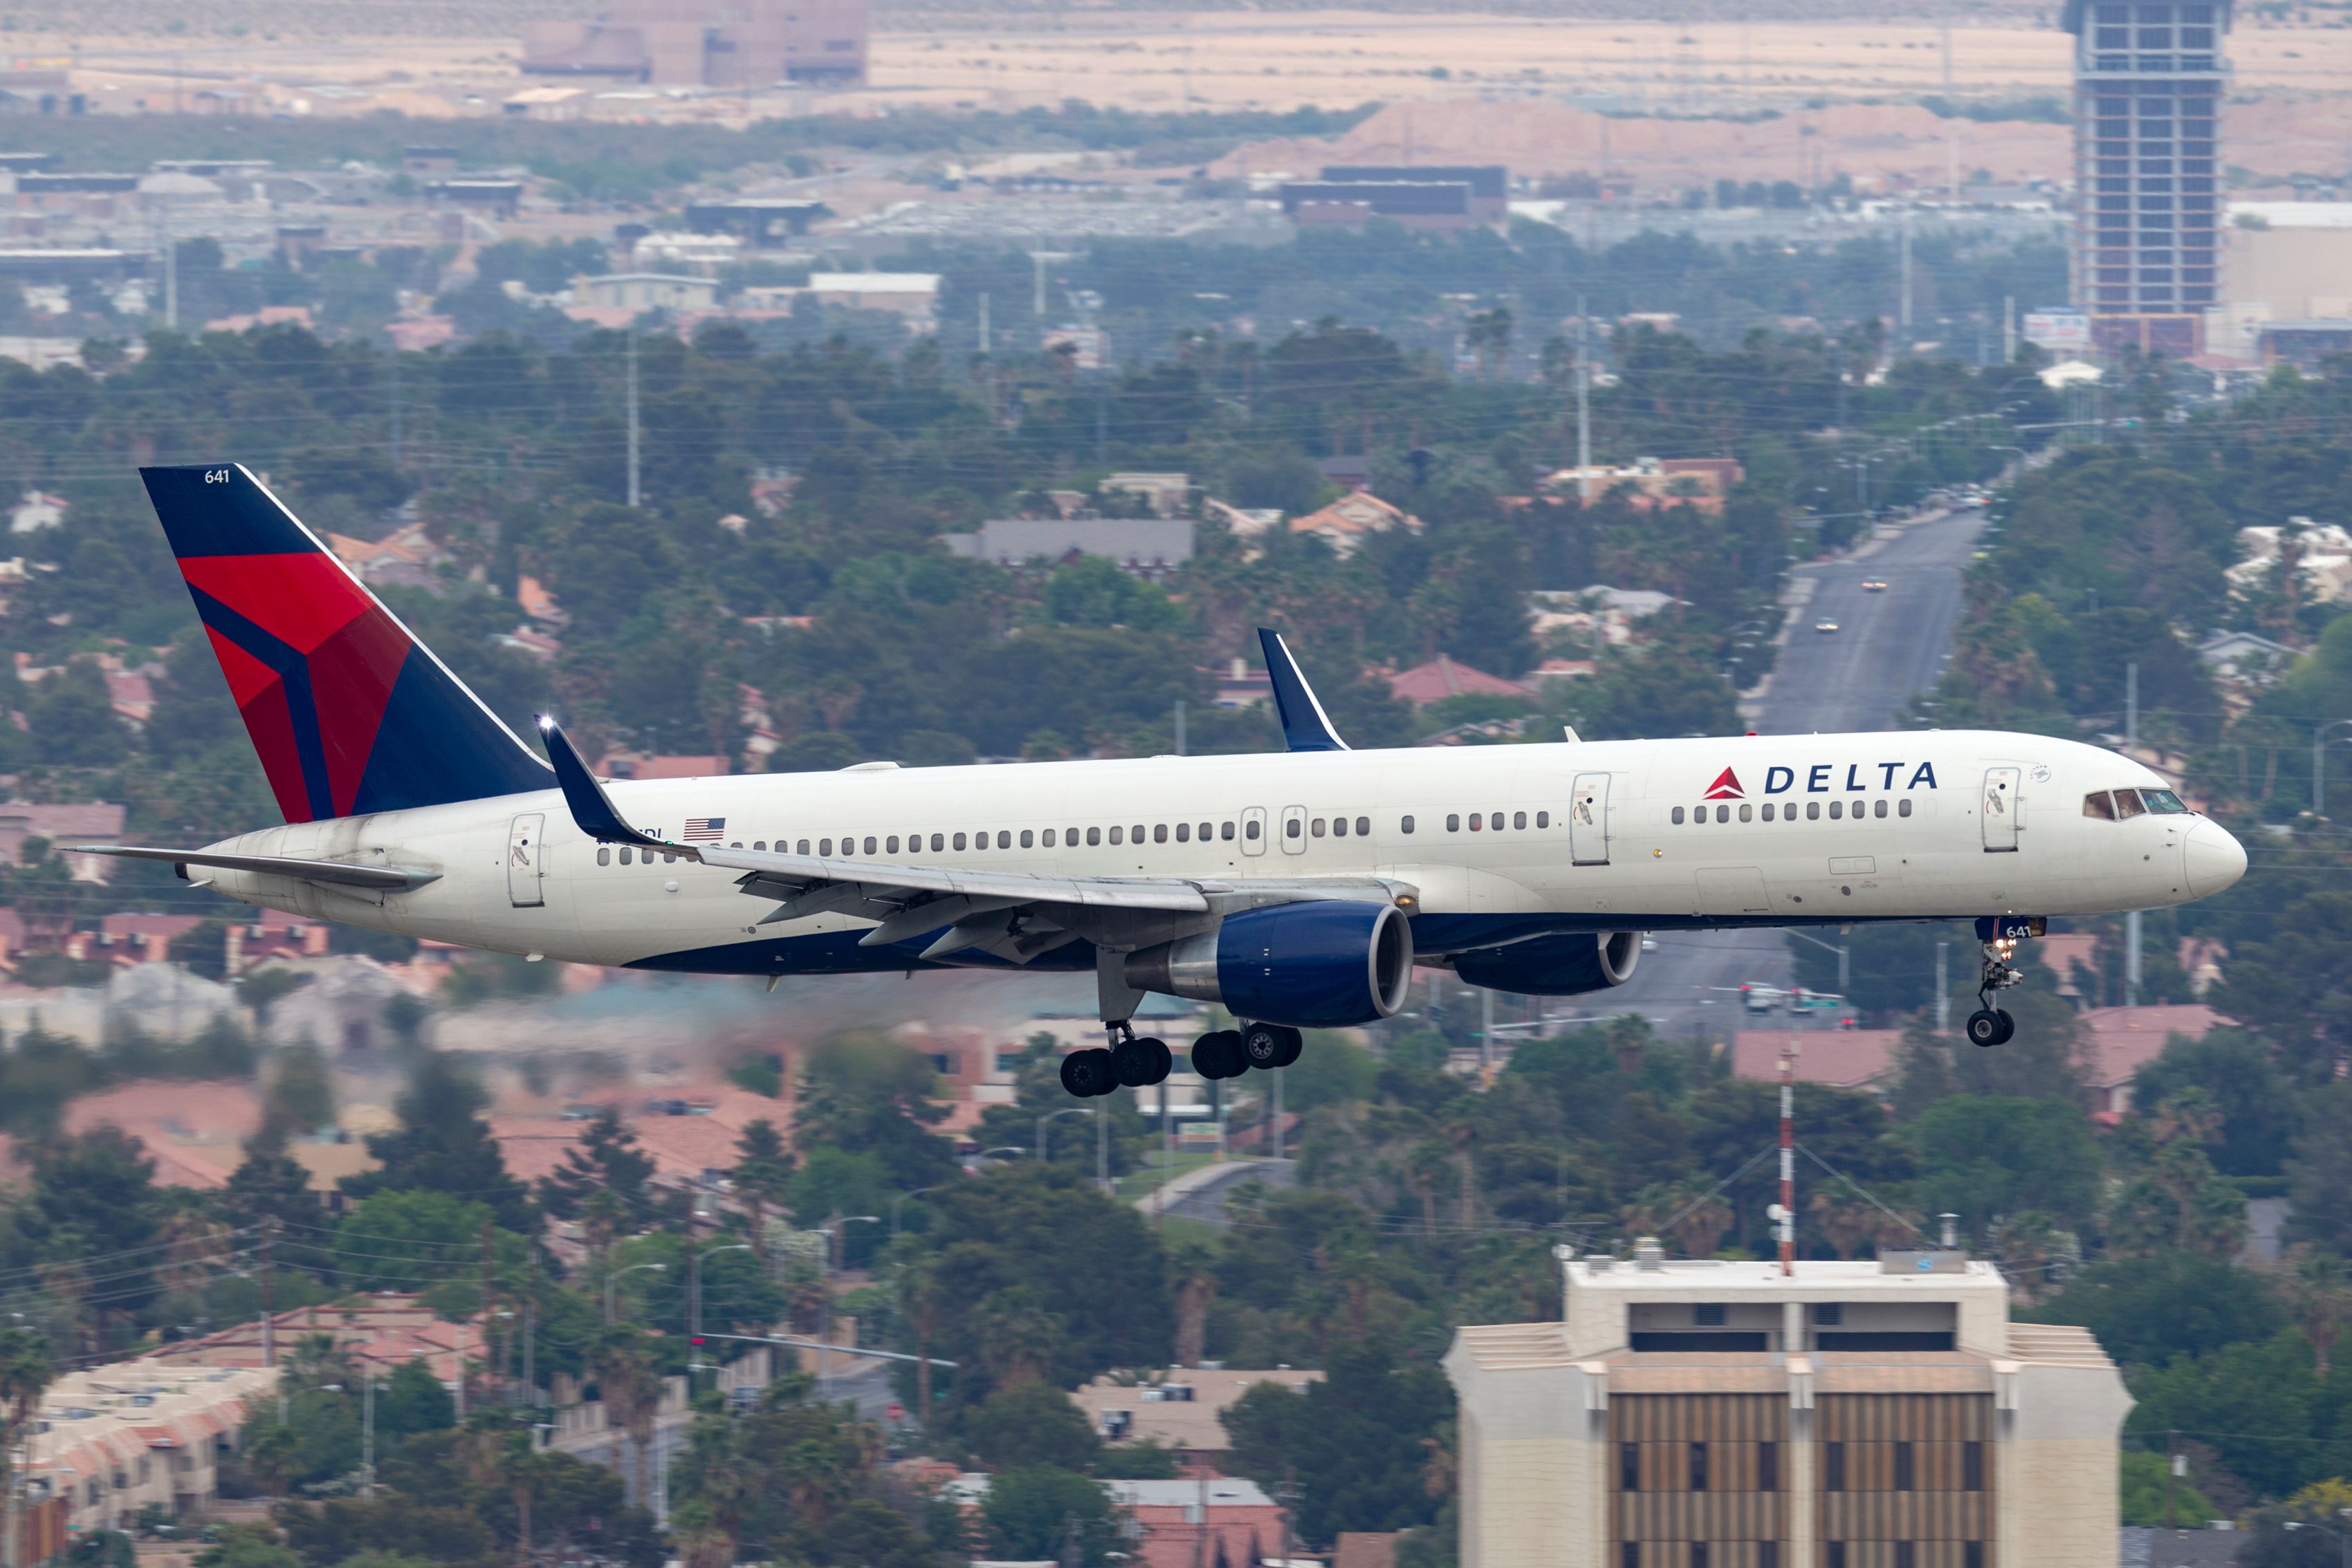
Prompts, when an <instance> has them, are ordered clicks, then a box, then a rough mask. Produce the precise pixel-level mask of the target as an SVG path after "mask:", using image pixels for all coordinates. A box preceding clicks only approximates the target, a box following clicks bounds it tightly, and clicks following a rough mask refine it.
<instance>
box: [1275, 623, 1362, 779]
mask: <svg viewBox="0 0 2352 1568" xmlns="http://www.w3.org/2000/svg"><path fill="white" fill-rule="evenodd" d="M1257 641H1258V646H1259V647H1261V648H1263V649H1265V673H1266V675H1267V678H1268V679H1269V680H1270V681H1271V682H1272V683H1273V685H1274V711H1275V713H1276V715H1277V716H1280V718H1281V720H1282V743H1283V745H1284V747H1286V748H1287V749H1289V750H1292V751H1345V750H1347V749H1348V743H1347V742H1346V741H1344V740H1342V739H1340V738H1339V731H1338V730H1336V729H1334V728H1332V727H1331V716H1330V715H1328V714H1327V713H1325V712H1324V711H1323V705H1322V703H1321V702H1320V701H1319V700H1318V699H1317V697H1316V695H1315V688H1314V687H1312V686H1310V685H1307V677H1306V676H1305V675H1302V674H1299V673H1298V661H1297V660H1296V659H1294V658H1292V657H1291V656H1290V645H1289V644H1288V643H1285V642H1284V641H1283V640H1282V633H1281V632H1275V631H1270V630H1268V629H1267V628H1265V627H1264V626H1261V627H1259V628H1258V629H1257Z"/></svg>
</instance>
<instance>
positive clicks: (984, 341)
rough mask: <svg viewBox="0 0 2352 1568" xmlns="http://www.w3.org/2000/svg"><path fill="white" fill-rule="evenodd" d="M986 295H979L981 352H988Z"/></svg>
mask: <svg viewBox="0 0 2352 1568" xmlns="http://www.w3.org/2000/svg"><path fill="white" fill-rule="evenodd" d="M988 344H989V335H988V296H987V295H985V294H983V295H982V296H981V297H980V351H981V352H982V353H983V354H984V353H986V352H988Z"/></svg>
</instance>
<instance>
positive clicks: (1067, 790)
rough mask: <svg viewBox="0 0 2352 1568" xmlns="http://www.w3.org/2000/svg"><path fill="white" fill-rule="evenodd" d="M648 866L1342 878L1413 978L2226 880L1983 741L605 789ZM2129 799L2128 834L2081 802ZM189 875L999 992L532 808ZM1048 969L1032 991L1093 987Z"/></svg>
mask: <svg viewBox="0 0 2352 1568" xmlns="http://www.w3.org/2000/svg"><path fill="white" fill-rule="evenodd" d="M608 789H609V790H610V792H611V794H612V797H613V799H614V803H615V804H616V805H617V806H619V807H620V808H622V809H623V810H624V811H625V814H626V815H627V817H628V818H629V820H630V821H632V822H633V823H634V824H635V825H637V826H638V827H639V828H641V829H642V830H643V831H646V832H647V833H649V834H651V835H652V836H655V837H659V838H667V839H669V840H671V841H678V842H688V843H691V842H695V841H697V835H701V840H700V841H703V842H706V843H718V844H732V845H738V846H740V847H743V848H746V849H750V848H753V847H757V848H760V849H762V850H764V849H767V848H769V847H770V846H774V847H775V848H776V849H777V850H778V851H780V852H790V853H796V854H803V855H808V854H815V855H820V856H824V857H825V858H828V859H840V860H845V861H860V862H897V863H914V864H921V865H927V866H947V867H957V868H971V869H986V870H993V871H1001V872H1020V873H1037V874H1045V875H1058V876H1086V877H1111V878H1116V877H1150V878H1162V879H1189V880H1193V881H1198V882H1202V883H1217V884H1224V885H1226V886H1240V885H1244V884H1246V883H1249V882H1250V881H1253V880H1257V879H1277V878H1302V877H1307V878H1313V877H1345V876H1359V877H1368V878H1379V879H1382V880H1383V881H1386V882H1389V883H1394V884H1400V885H1402V886H1404V887H1408V888H1410V889H1411V890H1412V931H1413V938H1414V947H1415V949H1416V950H1417V951H1418V952H1419V953H1421V954H1423V955H1424V956H1429V955H1444V954H1447V953H1452V952H1459V951H1462V950H1465V949H1467V948H1473V947H1480V946H1491V945H1494V944H1497V943H1507V942H1510V941H1514V940H1517V938H1519V937H1522V936H1529V935H1533V934H1537V933H1541V932H1549V931H1634V930H1658V929H1672V928H1685V929H1687V928H1699V927H1708V926H1731V925H1815V924H1831V923H1838V924H1843V923H1846V922H1857V921H1871V920H1917V919H1932V918H1951V917H1965V916H1976V915H2068V914H2097V913H2105V912H2109V911H2116V910H2126V909H2142V908H2151V907H2157V906H2160V905H2166V904H2179V903H2185V902H2187V901H2189V899H2192V898H2195V897H2199V896H2201V895H2202V894H2206V893H2210V892H2215V891H2218V890H2219V889H2220V888H2221V887H2224V886H2227V885H2228V884H2229V883H2231V882H2232V881H2234V880H2236V878H2237V876H2238V875H2239V874H2240V873H2242V870H2243V867H2244V855H2243V852H2242V850H2241V849H2240V848H2239V847H2238V845H2237V844H2236V842H2235V841H2234V840H2232V839H2231V838H2230V837H2229V835H2228V834H2227V833H2226V832H2223V831H2221V829H2220V828H2219V827H2218V825H2214V824H2210V823H2209V822H2207V821H2206V819H2204V818H2202V817H2201V816H2199V815H2197V814H2195V813H2193V812H2189V811H2186V810H2179V809H2177V808H2174V807H2172V806H2170V805H2169V804H2168V802H2169V801H2170V797H2169V796H2168V795H2164V794H2161V792H2162V791H2164V790H2165V789H2166V786H2165V781H2164V780H2163V779H2160V778H2159V777H2158V776H2157V775H2156V774H2154V773H2153V772H2151V771H2150V770H2149V769H2147V768H2143V767H2141V766H2140V765H2139V764H2137V763H2136V762H2133V761H2131V760H2129V759H2128V758H2123V757H2120V756H2118V755H2116V754H2115V753H2113V752H2109V751H2104V750H2100V749H2098V748H2096V747H2089V746H2084V745H2081V744H2077V743H2074V742H2070V741H2063V740H2054V739H2048V738H2044V737H2034V736H2025V735H2011V734H2002V733H1996V732H1983V731H1927V732H1919V731H1898V732H1890V733H1885V734H1871V735H1843V736H1789V737H1745V738H1726V739H1691V740H1665V741H1610V742H1580V743H1570V744H1552V745H1529V746H1507V747H1461V748H1429V749H1413V750H1395V751H1340V752H1302V753H1276V754H1271V755H1251V756H1238V757H1194V758H1182V757H1158V758H1139V759H1132V760H1111V761H1076V762H1051V763H1029V764H1017V765H1008V766H993V767H970V768H892V767H889V766H887V765H882V766H876V765H867V766H866V767H864V768H853V769H849V770H845V771H843V772H838V773H821V774H810V773H794V774H761V775H739V776H727V777H718V778H705V779H676V780H658V781H646V782H621V781H616V782H613V783H611V784H609V785H608ZM2116 789H2127V790H2134V791H2143V790H2144V791H2157V792H2159V794H2158V795H2151V796H2147V797H2146V799H2147V800H2153V801H2158V806H2157V809H2155V810H2138V809H2137V806H2138V804H2139V801H2140V800H2141V799H2142V798H2141V797H2139V796H2137V795H2136V796H2135V797H2133V808H2134V809H2133V810H2130V811H2122V810H2116V811H2115V812H2114V814H2113V815H2110V816H2105V817H2102V816H2097V815H2092V814H2087V812H2086V807H2085V800H2086V797H2087V796H2089V795H2091V794H2093V793H2094V792H2105V791H2113V790H2116ZM211 847H212V848H213V849H215V850H218V851H222V852H236V853H246V854H268V855H285V856H294V857H300V858H305V859H324V860H334V861H343V862H359V863H362V864H386V865H394V866H398V867H403V868H407V869H411V870H422V871H425V872H428V873H436V874H435V880H432V881H430V882H429V883H425V885H423V886H420V887H417V888H415V889H414V890H413V891H404V892H391V893H376V892H366V891H361V890H355V889H350V888H342V887H334V886H326V885H321V884H319V883H313V882H309V881H298V880H294V879H291V878H287V877H278V876H270V875H261V874H256V873H250V872H243V871H225V870H217V869H206V868H202V867H195V866H191V867H189V868H188V873H189V874H190V875H191V876H192V877H193V878H194V880H196V881H198V882H200V883H206V884H209V885H211V886H214V887H215V888H217V889H219V890H220V891H221V892H223V893H225V894H230V895H231V896H234V897H237V898H240V899H246V900H249V901H251V902H253V903H256V904H263V905H266V906H268V907H271V908H277V909H283V910H287V911H289V912H292V913H296V914H300V915H310V916H314V917H318V918H323V919H329V920H335V921H341V922H346V923H349V924H352V925H363V926H372V927H375V928H378V929H383V930H389V931H395V932H402V933H405V934H407V935H410V936H418V937H424V938H430V939H434V940H437V941H444V942H452V943H459V944H463V945H465V946H474V947H482V948H488V949H492V950H496V951H501V952H508V953H520V954H529V955H537V956H543V957H546V958H551V959H563V960H570V961H573V962H578V963H586V964H599V965H629V966H637V967H649V968H657V969H668V970H677V971H684V972H700V973H712V974H770V975H774V974H808V973H840V972H846V971H852V970H898V969H912V968H917V967H934V965H935V964H944V965H947V966H957V965H964V964H979V965H984V966H989V967H999V966H1002V965H1003V963H1004V962H1005V960H1003V959H1002V958H1000V957H996V956H991V955H988V954H984V953H979V952H968V953H964V954H961V955H957V956H951V957H949V958H946V959H944V960H937V961H929V962H927V961H925V960H923V959H922V958H920V957H919V955H920V954H921V952H922V950H923V948H924V947H925V946H926V945H927V942H926V939H925V938H921V937H918V938H915V939H913V940H910V941H907V942H898V943H892V944H888V945H886V946H859V944H858V938H859V936H861V935H863V934H864V933H866V931H869V930H871V929H872V928H873V925H874V922H873V921H872V920H870V919H866V918H862V917H858V916H855V915H845V914H838V913H821V914H814V915H807V916H805V917H803V918H799V919H793V920H787V921H783V922H781V923H776V924H764V925H763V924H762V923H761V921H762V916H763V915H766V914H768V913H769V911H770V910H771V909H772V908H773V907H774V904H772V902H771V901H765V900H761V899H757V898H751V897H747V896H745V894H744V893H743V892H742V891H741V889H740V888H739V886H738V885H737V883H738V875H739V873H734V872H730V871H725V870H720V869H718V868H716V867H710V866H705V865H699V864H696V863H693V862H690V861H687V860H684V859H681V858H678V857H675V856H669V855H657V854H655V853H653V852H645V851H638V852H631V851H629V850H627V849H625V848H615V847H614V846H613V845H609V844H600V843H598V842H596V841H593V840H592V839H591V838H589V837H588V836H587V835H586V834H584V833H583V832H582V831H580V829H579V828H578V827H576V826H575V825H574V823H573V821H572V817H571V815H570V814H569V813H568V812H567V810H566V808H565V804H564V800H563V798H562V795H561V794H560V793H559V792H558V791H557V790H555V789H548V790H545V791H541V792H537V793H530V794H520V795H507V796H499V797H494V798H491V799H486V800H472V801H463V802H458V803H456V804H449V805H436V806H428V807H420V808H416V809H412V810H394V811H382V812H376V813H373V814H371V815H365V816H356V817H347V818H340V819H335V820H331V821H316V822H308V823H299V824H292V825H289V826H286V827H280V828H272V829H268V830H266V831H259V832H255V833H249V834H246V835H243V836H241V837H239V838H236V839H233V840H229V841H225V842H224V843H221V844H218V845H215V846H211ZM1093 963H1094V957H1093V950H1092V948H1091V947H1089V946H1087V944H1085V943H1081V942H1076V941H1073V942H1072V943H1070V944H1068V945H1067V946H1063V947H1059V948H1055V949H1054V950H1052V951H1049V952H1047V953H1044V954H1041V955H1039V956H1038V957H1037V958H1036V959H1035V960H1034V967H1053V968H1066V967H1091V966H1092V965H1093Z"/></svg>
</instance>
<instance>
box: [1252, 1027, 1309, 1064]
mask: <svg viewBox="0 0 2352 1568" xmlns="http://www.w3.org/2000/svg"><path fill="white" fill-rule="evenodd" d="M1296 1039H1298V1030H1284V1028H1282V1025H1279V1022H1251V1025H1242V1061H1246V1062H1249V1065H1251V1067H1258V1070H1261V1072H1273V1070H1275V1067H1284V1065H1289V1062H1294V1061H1298V1046H1296V1044H1294V1041H1296Z"/></svg>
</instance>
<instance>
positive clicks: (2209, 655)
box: [2197, 632, 2303, 686]
mask: <svg viewBox="0 0 2352 1568" xmlns="http://www.w3.org/2000/svg"><path fill="white" fill-rule="evenodd" d="M2302 656H2303V655H2302V654H2301V653H2298V652H2297V651H2296V650H2294V649H2293V648H2290V647H2288V646H2287V645H2286V644H2285V643H2273V642H2272V641H2271V640H2270V639H2269V638H2268V637H2262V636H2257V635H2256V634H2254V633H2253V632H2214V633H2213V634H2212V635H2211V636H2210V637H2208V638H2206V639H2205V641H2203V642H2202V643H2198V644H2197V657H2198V658H2199V659H2200V661H2202V662H2203V664H2204V665H2205V667H2206V668H2207V669H2209V670H2211V671H2212V672H2213V674H2214V676H2215V677H2216V678H2217V679H2219V680H2220V681H2221V683H2222V684H2223V685H2229V686H2263V685H2269V684H2270V683H2271V682H2272V681H2273V680H2274V679H2276V678H2277V677H2278V676H2279V675H2280V674H2283V673H2284V671H2285V669H2286V667H2287V666H2288V665H2289V664H2294V662H2295V660H2297V659H2299V658H2301V657H2302Z"/></svg>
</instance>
